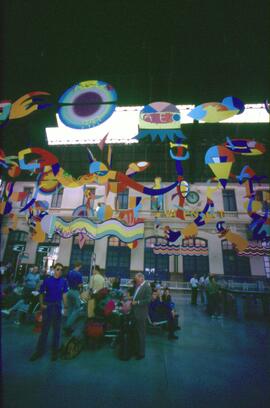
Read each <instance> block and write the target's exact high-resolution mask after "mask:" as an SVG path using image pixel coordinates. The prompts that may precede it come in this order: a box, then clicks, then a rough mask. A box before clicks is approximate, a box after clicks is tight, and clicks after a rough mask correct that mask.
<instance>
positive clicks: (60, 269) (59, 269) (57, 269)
mask: <svg viewBox="0 0 270 408" xmlns="http://www.w3.org/2000/svg"><path fill="white" fill-rule="evenodd" d="M55 270H56V271H62V270H63V268H56V269H55Z"/></svg>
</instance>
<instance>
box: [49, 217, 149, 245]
mask: <svg viewBox="0 0 270 408" xmlns="http://www.w3.org/2000/svg"><path fill="white" fill-rule="evenodd" d="M41 225H42V228H43V231H44V232H46V233H47V234H48V235H49V236H52V235H53V234H54V233H56V234H58V235H60V236H61V237H62V238H70V237H72V236H74V235H76V234H80V233H81V234H85V235H86V236H87V237H88V238H90V239H94V240H95V239H101V238H104V237H106V236H110V235H112V236H115V237H117V238H119V239H120V241H123V242H126V243H129V242H133V241H135V240H137V239H142V238H143V236H144V223H143V222H140V223H137V224H135V225H132V226H127V225H124V224H122V223H121V222H120V221H118V220H114V219H111V220H108V221H105V222H102V223H95V222H93V221H92V220H90V219H89V218H80V217H79V218H75V219H74V220H72V221H65V220H63V219H62V218H61V217H55V216H50V215H47V216H46V217H44V218H43V219H42V220H41Z"/></svg>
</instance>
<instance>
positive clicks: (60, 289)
mask: <svg viewBox="0 0 270 408" xmlns="http://www.w3.org/2000/svg"><path fill="white" fill-rule="evenodd" d="M53 269H54V274H53V276H48V277H47V278H45V279H44V281H43V283H42V285H41V287H40V290H39V293H40V296H39V300H40V308H41V310H42V328H41V334H40V336H39V339H38V343H37V347H36V351H35V352H34V354H32V356H31V357H30V361H35V360H37V359H38V358H40V357H41V356H42V355H43V354H44V353H45V348H46V343H47V338H48V334H49V330H50V327H51V326H52V330H53V333H52V356H51V360H52V361H55V360H57V357H58V349H59V343H60V330H61V318H62V301H63V303H64V306H65V309H66V305H67V300H66V297H67V291H68V287H67V281H66V279H64V278H63V277H62V271H63V265H62V264H60V263H56V264H55V265H54V268H53Z"/></svg>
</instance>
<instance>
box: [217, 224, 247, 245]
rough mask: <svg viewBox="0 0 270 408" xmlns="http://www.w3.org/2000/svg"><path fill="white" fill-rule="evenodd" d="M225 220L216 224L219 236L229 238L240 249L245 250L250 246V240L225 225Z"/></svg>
mask: <svg viewBox="0 0 270 408" xmlns="http://www.w3.org/2000/svg"><path fill="white" fill-rule="evenodd" d="M224 224H225V221H219V222H217V224H216V228H217V231H218V233H219V237H220V238H223V239H227V241H229V242H230V243H231V244H233V246H234V247H235V248H236V249H237V250H238V251H244V250H245V249H246V248H247V247H248V241H247V240H246V239H245V238H243V237H241V235H239V234H236V233H235V232H232V231H231V230H230V229H229V228H227V227H225V226H224Z"/></svg>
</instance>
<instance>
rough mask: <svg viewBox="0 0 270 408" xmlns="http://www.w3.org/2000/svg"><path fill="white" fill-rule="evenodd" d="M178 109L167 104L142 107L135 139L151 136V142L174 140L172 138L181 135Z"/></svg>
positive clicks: (154, 103) (159, 103)
mask: <svg viewBox="0 0 270 408" xmlns="http://www.w3.org/2000/svg"><path fill="white" fill-rule="evenodd" d="M180 119H181V116H180V112H179V109H178V108H177V107H176V106H175V105H173V104H171V103H169V102H153V103H150V104H149V105H146V106H144V108H143V109H142V110H141V111H140V116H139V133H138V135H137V136H135V139H138V140H141V139H144V138H145V137H147V136H151V138H152V140H155V139H156V138H160V140H161V141H164V140H165V139H166V138H167V137H168V138H169V139H170V140H172V141H173V140H174V137H179V136H181V135H182V132H181V130H180V127H181V123H180Z"/></svg>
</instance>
